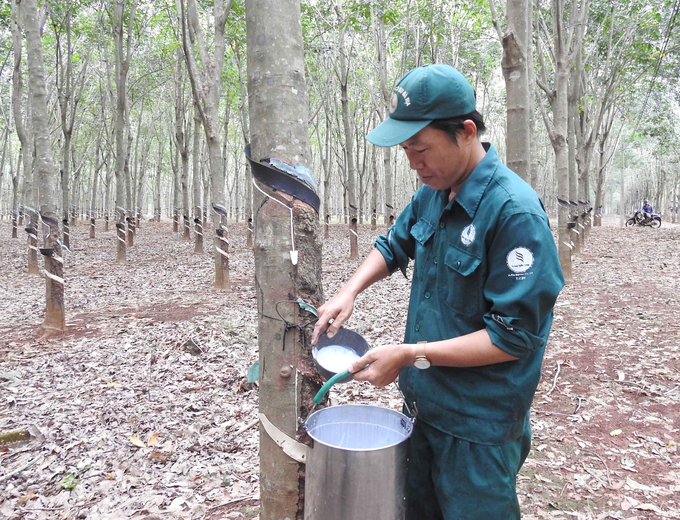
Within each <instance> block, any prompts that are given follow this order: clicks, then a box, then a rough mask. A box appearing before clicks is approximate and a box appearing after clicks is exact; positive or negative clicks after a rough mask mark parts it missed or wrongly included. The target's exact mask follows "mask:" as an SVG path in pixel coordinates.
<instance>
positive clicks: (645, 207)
mask: <svg viewBox="0 0 680 520" xmlns="http://www.w3.org/2000/svg"><path fill="white" fill-rule="evenodd" d="M642 211H644V212H645V213H647V217H651V216H652V213H654V207H653V206H652V205H651V204H650V203H649V199H645V201H644V203H643V205H642Z"/></svg>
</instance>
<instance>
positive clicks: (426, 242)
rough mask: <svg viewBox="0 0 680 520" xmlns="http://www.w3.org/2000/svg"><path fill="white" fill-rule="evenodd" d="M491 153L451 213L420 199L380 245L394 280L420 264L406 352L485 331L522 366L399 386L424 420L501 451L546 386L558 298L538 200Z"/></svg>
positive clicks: (432, 372)
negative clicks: (542, 382) (546, 356)
mask: <svg viewBox="0 0 680 520" xmlns="http://www.w3.org/2000/svg"><path fill="white" fill-rule="evenodd" d="M484 148H485V149H487V153H486V155H485V156H484V158H483V159H482V161H481V162H480V163H479V164H478V165H477V166H476V167H475V169H474V170H473V171H472V173H471V174H470V176H469V177H468V179H467V180H466V181H465V183H464V184H463V187H462V188H461V190H460V192H459V193H458V194H457V195H456V196H455V198H454V199H453V200H452V201H449V200H448V198H449V193H450V190H448V189H447V190H433V189H432V188H430V187H429V186H423V187H421V188H420V189H419V190H418V191H416V193H415V194H414V195H413V198H412V200H411V202H410V203H409V205H408V206H406V208H404V211H402V213H401V214H400V215H399V217H398V218H397V220H396V222H395V224H394V225H393V226H391V227H390V229H389V230H388V232H387V235H386V236H381V237H379V238H378V239H377V241H376V247H377V248H378V250H379V251H380V252H381V253H382V255H383V256H384V257H385V260H386V262H387V265H388V268H389V270H390V273H392V272H394V271H396V270H397V269H398V268H401V270H402V271H403V272H404V274H406V266H407V265H408V262H409V259H415V265H414V269H413V282H412V285H411V297H410V300H409V308H408V318H407V322H406V337H405V342H406V343H416V342H418V341H440V340H445V339H450V338H455V337H458V336H463V335H465V334H469V333H471V332H475V331H478V330H481V329H486V330H487V332H488V333H489V336H490V337H491V341H492V342H493V344H494V345H496V346H497V347H498V348H500V349H502V350H504V351H505V352H507V353H508V354H511V355H513V356H515V357H517V358H519V359H517V360H515V361H509V362H505V363H498V364H494V365H487V366H482V367H472V368H453V367H435V366H432V367H430V368H428V369H426V370H419V369H417V368H414V367H405V368H404V369H402V371H401V373H400V375H399V384H400V387H401V389H402V392H403V393H404V396H405V398H406V403H407V404H408V405H409V406H410V405H411V404H412V403H415V405H416V409H417V416H418V419H419V420H422V421H425V422H426V423H428V424H430V425H431V426H434V427H435V428H438V429H439V430H441V431H443V432H445V433H448V434H450V435H453V436H455V437H458V438H461V439H465V440H468V441H470V442H477V443H482V444H494V445H501V444H505V443H507V442H510V441H513V440H515V439H517V438H519V436H520V435H521V434H522V432H523V431H524V426H525V421H526V420H527V417H528V411H529V407H530V406H531V401H532V399H533V396H534V393H535V391H536V386H537V385H538V381H539V378H540V376H541V362H542V360H543V353H544V350H545V345H546V342H547V340H548V333H549V332H550V326H551V324H552V316H553V313H552V309H553V306H554V304H555V300H556V299H557V295H558V294H559V292H560V290H561V289H562V287H563V286H564V278H563V277H562V269H561V267H560V263H559V259H558V256H557V249H556V247H555V242H554V240H553V237H552V233H551V232H550V225H549V223H548V216H547V215H546V212H545V209H544V208H543V204H542V203H541V201H540V199H539V198H538V195H536V192H535V191H534V190H533V189H532V188H531V187H530V186H529V185H528V184H527V183H526V182H524V181H523V180H522V179H520V178H519V177H518V176H517V175H516V174H515V173H514V172H513V171H511V170H510V169H509V168H508V167H506V166H505V165H503V164H502V163H501V162H500V161H499V160H498V156H497V155H496V151H495V149H494V148H493V147H492V146H490V145H488V144H487V143H484Z"/></svg>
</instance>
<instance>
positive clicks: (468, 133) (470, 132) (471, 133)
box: [463, 119, 477, 139]
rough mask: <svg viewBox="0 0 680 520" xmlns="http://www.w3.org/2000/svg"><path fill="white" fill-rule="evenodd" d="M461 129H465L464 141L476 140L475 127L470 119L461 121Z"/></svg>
mask: <svg viewBox="0 0 680 520" xmlns="http://www.w3.org/2000/svg"><path fill="white" fill-rule="evenodd" d="M463 127H464V128H465V138H466V139H476V138H477V125H475V124H474V122H473V121H472V120H471V119H466V120H465V121H463Z"/></svg>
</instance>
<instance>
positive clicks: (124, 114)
mask: <svg viewBox="0 0 680 520" xmlns="http://www.w3.org/2000/svg"><path fill="white" fill-rule="evenodd" d="M125 5H126V2H125V0H114V2H113V42H114V49H115V57H114V58H115V59H114V62H115V70H116V82H115V83H116V125H115V136H116V166H115V175H116V202H115V206H116V242H117V244H118V247H117V252H116V261H117V262H118V263H124V262H125V261H126V247H125V217H126V215H125V203H126V196H125V195H126V194H125V185H126V182H127V184H128V192H129V177H128V175H126V173H127V172H126V164H127V158H128V150H127V148H128V146H127V145H128V142H127V139H126V136H125V129H126V126H127V123H128V122H129V121H128V108H127V104H128V101H127V76H128V71H129V68H130V58H131V57H132V30H133V27H134V19H135V11H136V10H137V1H136V0H133V1H132V5H131V7H130V11H129V13H128V30H127V42H125V47H124V42H123V40H124V38H123V33H124V28H125V20H124V17H123V13H124V11H125ZM127 199H129V196H128V197H127Z"/></svg>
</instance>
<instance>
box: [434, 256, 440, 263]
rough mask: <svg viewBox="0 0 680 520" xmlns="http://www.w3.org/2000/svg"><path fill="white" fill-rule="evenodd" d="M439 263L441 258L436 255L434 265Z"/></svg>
mask: <svg viewBox="0 0 680 520" xmlns="http://www.w3.org/2000/svg"><path fill="white" fill-rule="evenodd" d="M438 263H439V258H437V257H435V259H434V265H437V264H438Z"/></svg>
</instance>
